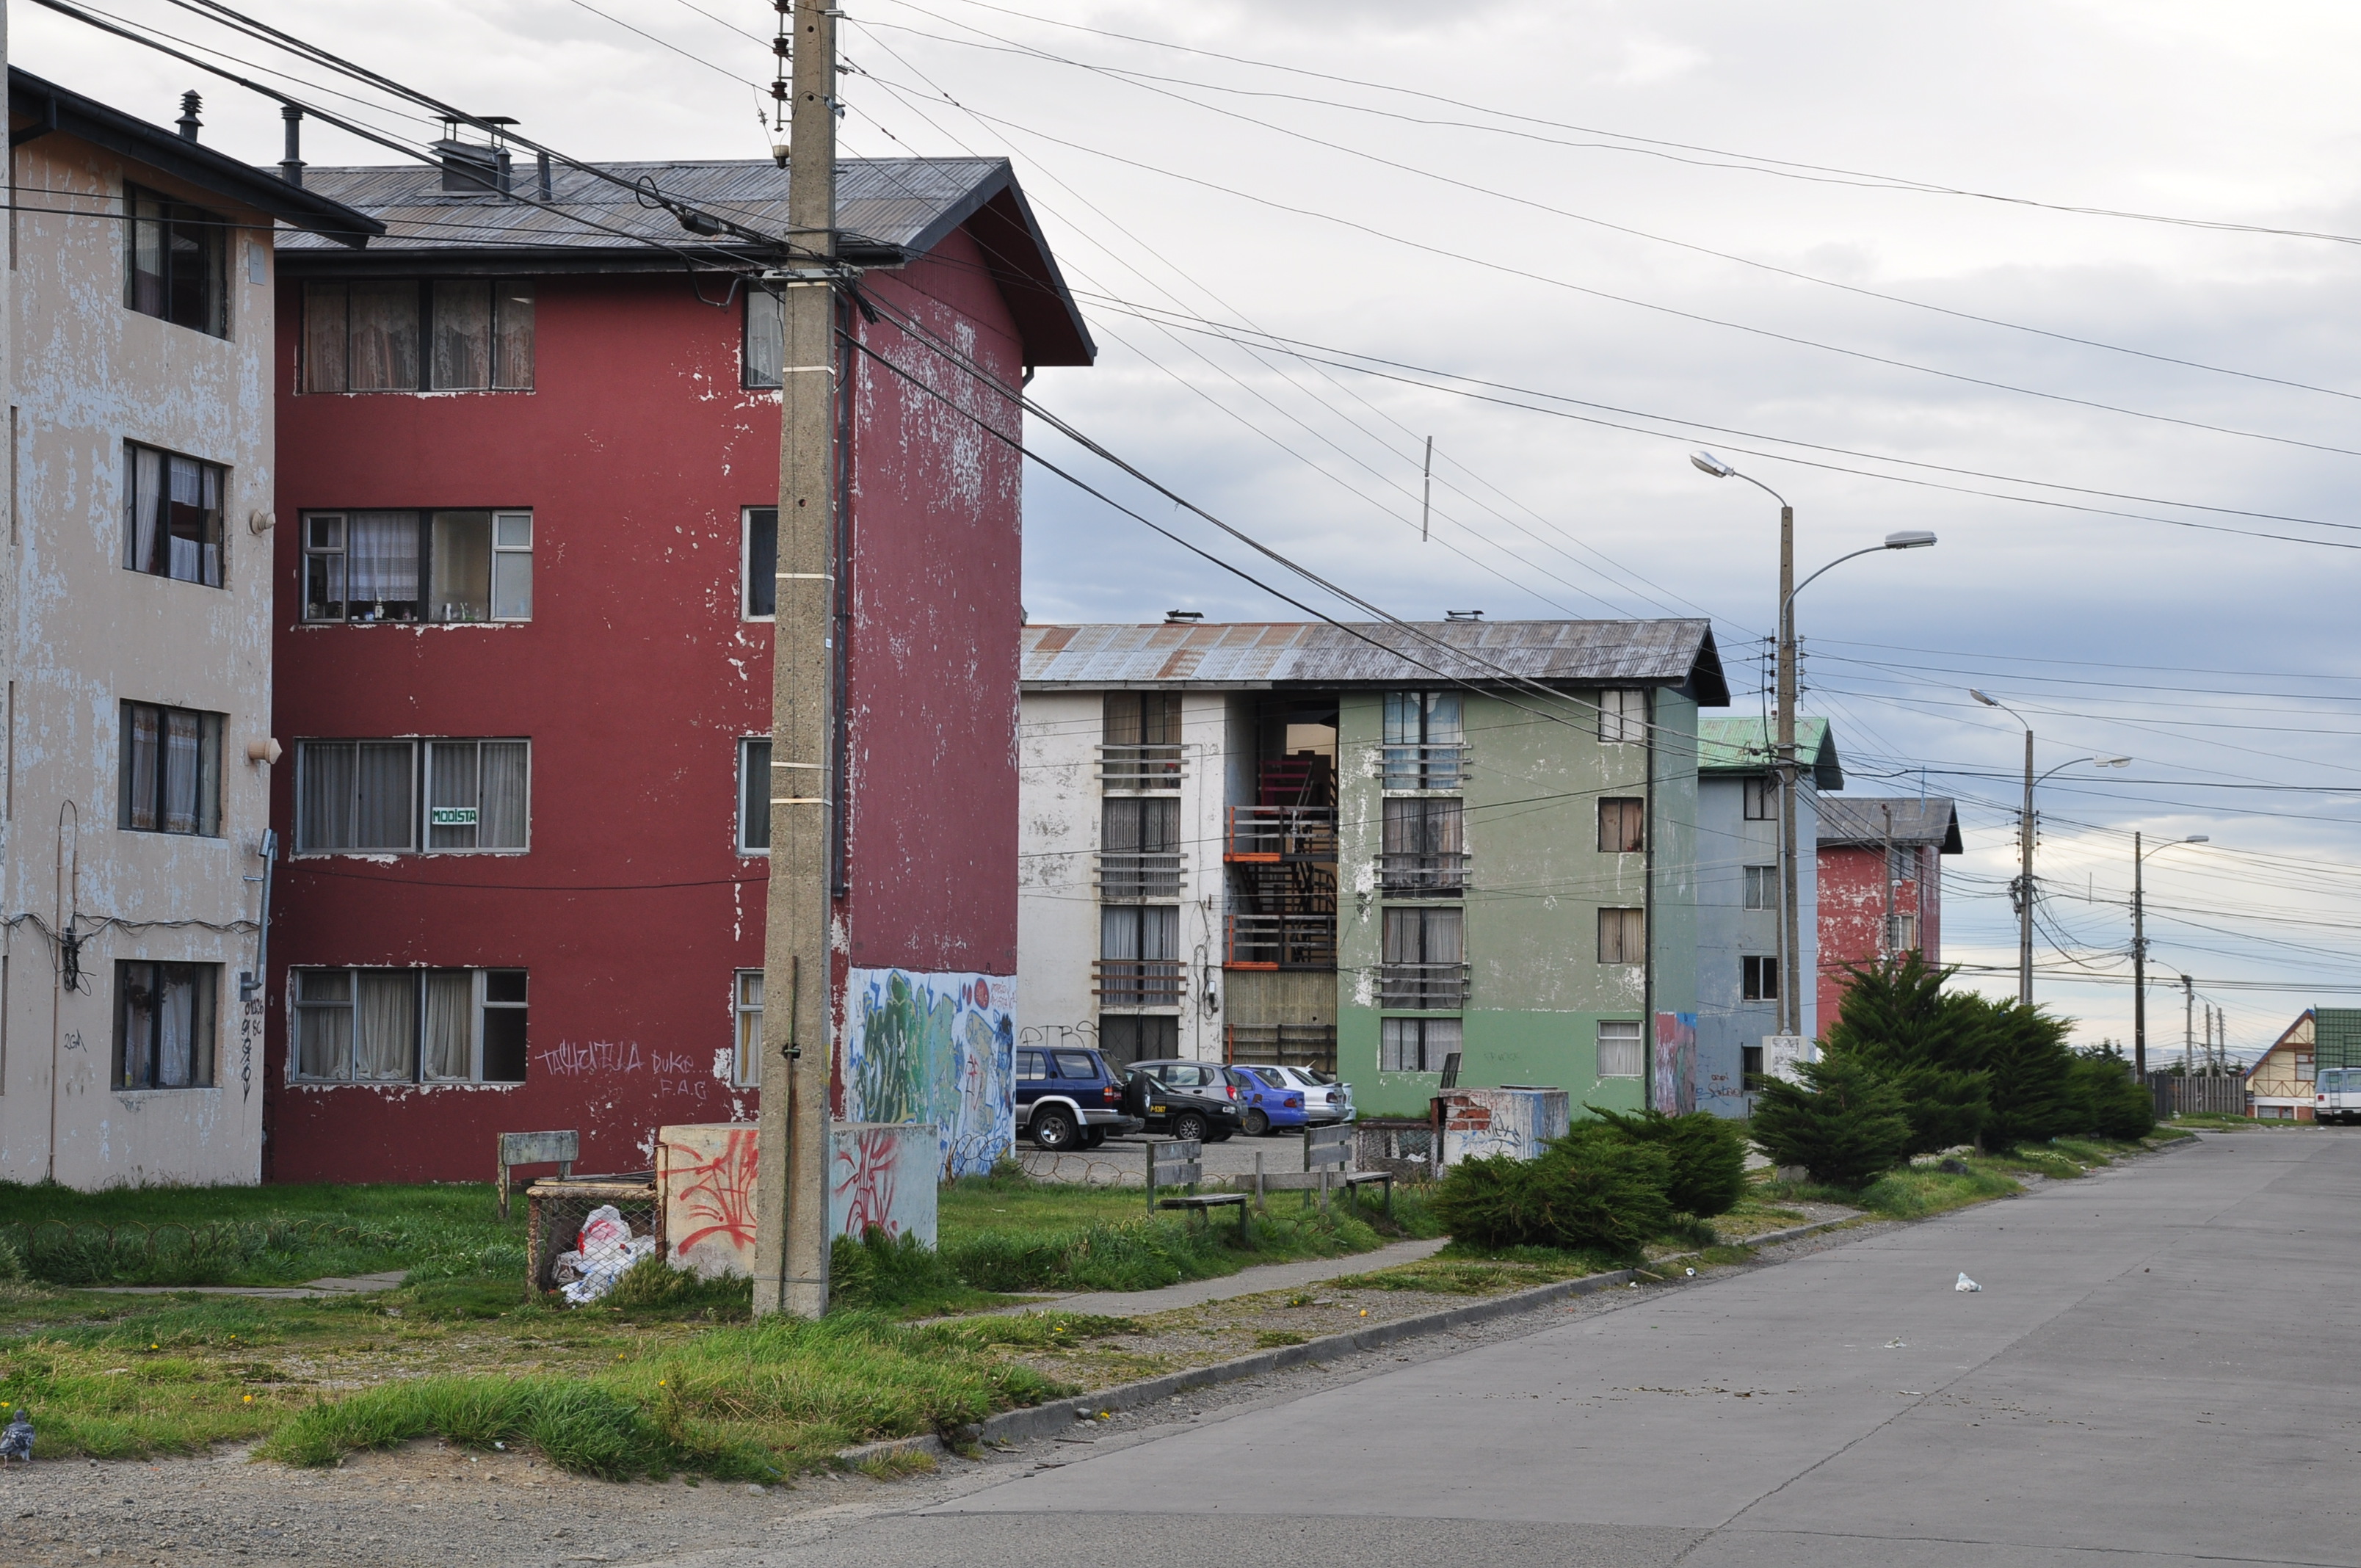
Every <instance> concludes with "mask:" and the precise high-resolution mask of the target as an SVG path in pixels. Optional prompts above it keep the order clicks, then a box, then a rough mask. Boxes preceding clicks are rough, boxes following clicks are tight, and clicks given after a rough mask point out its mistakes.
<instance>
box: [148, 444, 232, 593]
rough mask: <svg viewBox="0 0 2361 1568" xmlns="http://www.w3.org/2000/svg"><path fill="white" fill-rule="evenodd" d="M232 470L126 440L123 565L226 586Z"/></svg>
mask: <svg viewBox="0 0 2361 1568" xmlns="http://www.w3.org/2000/svg"><path fill="white" fill-rule="evenodd" d="M228 485H229V470H227V469H226V468H224V467H223V466H221V465H220V464H218V463H206V462H203V461H201V460H200V459H198V458H194V457H183V456H181V455H180V454H179V453H177V452H164V451H159V449H157V448H156V447H153V446H141V445H139V444H137V443H136V442H126V443H125V444H124V448H123V495H124V527H123V565H125V566H126V567H127V568H128V569H130V570H131V571H134V572H145V573H146V574H148V576H151V577H173V578H177V579H178V580H180V581H181V582H183V583H203V584H204V585H205V586H206V587H209V588H217V587H221V586H222V565H223V562H222V554H223V548H224V545H223V535H222V508H223V506H224V504H225V503H224V499H223V497H224V492H225V490H226V489H227V488H228Z"/></svg>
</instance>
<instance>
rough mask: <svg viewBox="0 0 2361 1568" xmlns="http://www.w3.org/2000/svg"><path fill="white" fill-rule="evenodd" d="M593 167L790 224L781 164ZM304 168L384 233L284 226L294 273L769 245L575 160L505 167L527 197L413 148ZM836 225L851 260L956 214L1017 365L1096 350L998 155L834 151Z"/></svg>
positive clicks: (905, 251)
mask: <svg viewBox="0 0 2361 1568" xmlns="http://www.w3.org/2000/svg"><path fill="white" fill-rule="evenodd" d="M598 168H599V169H600V170H604V171H606V172H607V173H609V174H612V175H616V176H618V177H620V178H621V179H623V180H626V181H631V182H633V183H634V184H635V185H642V186H645V187H647V188H648V189H650V190H652V191H661V192H663V193H664V196H665V198H666V199H667V200H669V201H671V202H674V203H680V204H683V205H686V206H688V207H691V208H695V209H697V210H699V211H702V212H705V213H707V214H710V215H712V216H714V217H718V218H721V219H725V220H727V221H729V222H730V223H734V224H737V225H741V226H742V227H744V228H746V229H749V230H752V232H754V233H756V234H759V235H765V236H779V237H780V238H785V236H787V235H788V234H789V233H790V232H791V230H792V229H793V227H794V225H792V224H791V223H790V222H789V220H788V216H787V170H784V169H781V168H780V167H778V166H777V165H776V164H774V163H773V162H771V161H770V160H768V159H728V160H709V161H700V160H692V159H673V160H668V161H661V162H639V163H607V164H601V165H599V166H598ZM303 181H304V187H305V190H306V191H307V192H310V193H312V194H313V196H315V197H325V198H328V199H329V200H331V201H334V202H337V203H343V204H344V205H346V206H347V207H351V208H354V209H356V210H357V211H359V212H362V213H366V214H368V215H369V216H370V217H371V218H374V219H376V220H377V221H379V222H380V223H382V224H383V225H385V227H386V232H385V234H384V235H382V236H378V237H376V238H374V239H372V241H371V242H370V245H369V247H368V252H367V253H366V254H365V255H362V256H358V257H350V256H346V257H338V256H335V255H332V254H331V249H330V247H328V246H327V245H326V244H325V243H324V242H323V241H321V240H319V239H316V238H314V237H313V236H304V235H296V236H284V237H282V239H281V242H280V249H281V250H282V251H284V252H286V253H287V255H288V259H289V261H290V263H291V266H292V269H293V270H294V271H295V272H297V273H298V274H306V273H309V274H314V275H317V274H325V273H330V272H333V273H335V274H336V275H339V276H347V275H366V276H380V277H402V276H415V275H416V273H417V272H418V271H420V270H421V269H422V268H421V258H432V259H431V260H430V261H428V262H427V264H426V265H427V266H429V267H445V268H450V269H453V270H455V271H456V270H465V271H471V272H478V273H481V272H493V273H528V274H530V273H533V272H543V271H547V272H561V271H592V272H610V271H631V270H646V269H665V270H673V269H680V268H683V267H685V266H686V265H688V261H687V258H690V257H694V258H697V259H698V261H699V262H700V263H701V264H703V265H708V266H710V265H724V266H730V267H734V268H741V269H742V267H743V265H744V261H743V259H741V258H749V257H765V256H767V254H768V253H769V247H766V246H763V245H757V244H754V243H752V242H750V241H747V240H743V239H741V238H738V237H736V236H730V235H726V234H725V235H720V236H712V237H706V236H698V235H694V234H691V233H689V232H688V231H687V230H686V229H684V228H682V227H681V225H680V220H679V219H678V218H677V217H675V215H674V214H673V212H672V211H671V210H670V209H669V208H668V207H666V206H664V205H662V204H659V203H656V202H655V201H653V199H647V200H643V199H642V198H641V197H640V196H639V195H637V194H635V193H634V192H631V191H627V190H623V189H621V188H620V187H618V186H616V185H615V184H614V183H613V182H612V181H607V180H602V179H600V178H599V177H598V174H597V173H595V172H592V171H588V170H578V169H568V168H565V167H563V166H560V167H557V168H555V169H553V170H551V176H550V200H549V202H548V203H546V204H545V205H544V204H543V203H540V202H539V200H538V190H539V183H538V182H539V174H538V172H537V171H536V170H535V168H534V166H533V163H532V162H531V161H530V160H529V159H528V160H524V161H521V162H519V163H518V164H517V165H516V166H515V167H514V168H513V169H511V171H510V180H509V187H510V189H511V191H512V192H516V194H517V195H518V196H521V197H532V198H534V199H532V200H512V199H510V198H507V197H503V196H500V195H499V194H498V193H496V192H489V191H445V190H444V189H443V171H442V169H441V167H440V166H439V165H434V164H426V163H416V164H400V165H395V166H391V167H387V168H352V169H332V168H316V169H307V170H304V172H303ZM837 224H838V226H839V228H840V231H841V233H840V238H839V242H838V250H839V254H840V255H841V256H842V257H844V258H845V259H847V260H848V261H851V262H852V263H854V264H856V265H859V266H864V267H898V266H900V265H902V264H903V263H905V262H906V261H909V260H913V259H915V258H918V257H921V256H924V255H926V254H927V253H928V252H929V251H931V250H933V249H934V248H935V247H937V246H939V245H940V244H941V243H942V242H943V240H944V239H945V238H947V237H948V236H950V234H951V232H952V231H953V230H955V229H960V228H962V227H964V228H965V229H966V231H967V232H968V234H969V236H971V237H972V239H973V240H974V241H975V243H976V245H977V247H978V248H979V249H980V250H981V251H982V253H983V257H984V258H985V259H984V266H985V268H986V269H987V270H988V271H989V272H990V273H991V274H992V278H993V280H994V282H995V283H996V284H998V285H999V288H1000V291H1001V297H1002V299H1003V300H1004V301H1005V302H1006V303H1007V306H1008V309H1009V313H1010V314H1011V315H1012V316H1014V317H1015V319H1016V328H1017V331H1018V333H1019V334H1020V335H1021V336H1022V338H1023V340H1024V345H1025V361H1026V363H1027V365H1088V364H1089V363H1091V361H1092V360H1093V358H1095V357H1096V356H1097V353H1098V350H1097V347H1096V345H1094V344H1093V343H1092V341H1091V333H1090V328H1089V326H1088V325H1086V324H1085V323H1084V322H1083V321H1082V311H1081V310H1080V309H1079V308H1078V307H1077V306H1076V305H1075V303H1074V299H1073V294H1072V292H1071V291H1070V290H1069V289H1068V288H1067V287H1066V280H1065V278H1064V276H1063V275H1062V274H1061V273H1060V271H1059V269H1058V262H1057V258H1055V257H1054V256H1052V255H1051V254H1050V252H1049V240H1048V239H1047V238H1046V237H1045V236H1043V235H1042V233H1041V227H1040V225H1039V224H1038V223H1037V222H1035V221H1034V217H1033V209H1032V208H1031V206H1030V205H1028V204H1027V202H1026V200H1025V192H1024V191H1023V190H1022V189H1021V188H1020V187H1019V186H1018V185H1017V183H1016V171H1015V170H1013V169H1012V168H1011V167H1010V166H1009V162H1008V160H1007V159H1005V158H871V159H845V160H844V161H842V162H841V163H840V164H839V165H838V166H837ZM717 291H718V289H717Z"/></svg>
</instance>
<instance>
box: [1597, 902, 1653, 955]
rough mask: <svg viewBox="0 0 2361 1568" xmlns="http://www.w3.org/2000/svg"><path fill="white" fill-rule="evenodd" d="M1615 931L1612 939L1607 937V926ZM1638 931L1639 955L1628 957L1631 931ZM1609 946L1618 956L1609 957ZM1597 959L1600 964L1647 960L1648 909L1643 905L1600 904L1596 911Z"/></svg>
mask: <svg viewBox="0 0 2361 1568" xmlns="http://www.w3.org/2000/svg"><path fill="white" fill-rule="evenodd" d="M1609 927H1613V929H1614V932H1615V938H1614V941H1613V942H1612V943H1611V944H1610V943H1609V939H1608V931H1609ZM1634 927H1636V928H1637V929H1638V931H1639V933H1640V943H1639V946H1640V956H1639V957H1637V958H1632V957H1630V956H1629V955H1630V952H1631V932H1632V930H1633V928H1634ZM1610 946H1611V948H1612V949H1613V951H1614V952H1615V953H1617V954H1620V955H1623V956H1620V957H1609V948H1610ZM1598 961H1599V962H1600V963H1602V964H1644V963H1646V962H1647V961H1648V911H1647V910H1646V909H1645V908H1644V907H1641V908H1633V907H1629V906H1615V905H1602V906H1601V907H1600V909H1599V911H1598Z"/></svg>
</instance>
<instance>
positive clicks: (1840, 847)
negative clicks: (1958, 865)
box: [1817, 844, 1943, 1027]
mask: <svg viewBox="0 0 2361 1568" xmlns="http://www.w3.org/2000/svg"><path fill="white" fill-rule="evenodd" d="M1896 848H1897V849H1898V850H1900V851H1901V853H1902V854H1903V856H1904V857H1905V862H1906V863H1905V874H1903V875H1900V876H1897V877H1896V878H1895V879H1894V913H1895V914H1897V915H1910V914H1916V915H1917V916H1919V921H1918V926H1919V938H1918V949H1919V951H1920V952H1922V953H1924V954H1925V955H1926V958H1927V963H1928V964H1929V965H1930V966H1933V967H1935V968H1940V967H1941V966H1942V962H1943V877H1942V865H1943V861H1942V857H1941V856H1940V855H1939V854H1938V853H1937V852H1936V848H1935V846H1933V845H1931V844H1916V845H1897V846H1896ZM1817 861H1818V870H1819V921H1818V926H1819V947H1820V950H1819V954H1818V959H1819V963H1818V968H1817V974H1818V976H1819V984H1818V986H1817V991H1818V998H1817V1001H1818V1010H1819V1020H1820V1023H1821V1025H1822V1026H1823V1027H1825V1026H1826V1025H1829V1024H1832V1023H1834V1022H1835V1021H1836V1016H1837V1009H1838V1008H1839V1006H1840V1005H1842V1003H1843V1002H1844V992H1845V986H1846V985H1847V984H1848V983H1849V981H1848V980H1847V978H1846V974H1845V970H1846V969H1847V968H1848V967H1849V966H1851V965H1856V964H1858V965H1862V966H1867V965H1871V964H1874V963H1876V962H1878V961H1879V960H1880V959H1884V958H1887V957H1890V956H1891V954H1890V952H1889V950H1888V948H1887V946H1886V941H1885V887H1886V862H1885V848H1884V846H1883V845H1882V844H1823V845H1821V846H1820V850H1819V854H1818V856H1817ZM1914 872H1915V874H1914Z"/></svg>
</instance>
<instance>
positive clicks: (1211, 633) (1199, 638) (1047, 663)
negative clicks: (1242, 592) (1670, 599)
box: [1022, 620, 1730, 707]
mask: <svg viewBox="0 0 2361 1568" xmlns="http://www.w3.org/2000/svg"><path fill="white" fill-rule="evenodd" d="M1438 677H1440V678H1442V679H1445V680H1449V681H1455V682H1456V681H1465V682H1468V683H1471V684H1473V685H1486V686H1497V685H1507V684H1509V682H1510V678H1511V677H1514V678H1517V679H1521V680H1531V681H1540V682H1543V683H1545V684H1547V685H1562V686H1612V685H1633V686H1643V685H1662V686H1674V687H1677V688H1680V689H1682V690H1685V691H1686V692H1688V693H1689V694H1690V695H1691V696H1694V697H1695V698H1696V699H1697V701H1698V702H1700V703H1703V704H1705V705H1707V706H1708V707H1720V706H1722V705H1724V704H1726V703H1728V702H1729V701H1730V688H1729V686H1728V685H1727V684H1726V683H1725V682H1724V681H1723V679H1722V673H1721V657H1720V654H1719V652H1716V650H1715V648H1714V642H1713V628H1712V626H1711V624H1710V623H1708V622H1707V621H1703V620H1476V621H1466V620H1453V621H1433V620H1429V621H1418V622H1413V623H1411V630H1405V629H1403V628H1401V627H1398V626H1393V625H1389V624H1384V623H1370V624H1367V625H1360V626H1354V627H1350V628H1346V627H1339V626H1331V625H1329V624H1327V623H1326V622H1324V621H1193V622H1166V623H1164V624H1162V625H1150V626H1028V627H1027V628H1026V629H1025V663H1024V671H1023V675H1022V680H1023V683H1024V685H1025V687H1026V689H1027V690H1034V691H1047V690H1058V689H1077V688H1081V689H1088V688H1107V687H1123V686H1158V685H1191V686H1198V687H1228V688H1233V689H1253V688H1257V687H1268V686H1283V685H1291V686H1404V685H1433V684H1434V683H1435V681H1436V680H1437V679H1438Z"/></svg>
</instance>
